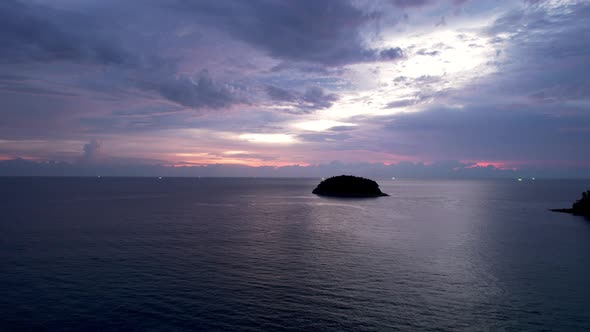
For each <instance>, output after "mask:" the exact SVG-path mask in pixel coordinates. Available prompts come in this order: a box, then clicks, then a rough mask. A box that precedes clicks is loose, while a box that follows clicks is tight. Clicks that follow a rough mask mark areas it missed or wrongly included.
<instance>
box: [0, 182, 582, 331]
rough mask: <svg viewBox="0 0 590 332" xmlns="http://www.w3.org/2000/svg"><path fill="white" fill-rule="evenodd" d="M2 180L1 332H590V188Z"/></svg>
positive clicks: (514, 184) (577, 184)
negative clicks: (334, 194)
mask: <svg viewBox="0 0 590 332" xmlns="http://www.w3.org/2000/svg"><path fill="white" fill-rule="evenodd" d="M318 182H319V179H195V178H185V179H181V178H164V179H161V180H159V179H157V178H0V330H2V331H13V330H14V331H20V330H35V331H42V330H48V331H58V330H84V331H93V330H101V331H108V330H120V331H129V330H161V331H173V330H187V331H188V330H218V331H228V330H244V331H255V330H272V331H283V330H285V331H286V330H289V331H346V330H351V331H353V330H354V331H359V330H367V331H368V330H375V331H384V330H417V331H446V330H449V331H454V330H464V331H487V330H490V331H495V330H506V331H521V330H531V331H537V330H555V331H570V330H571V331H575V330H579V331H582V330H589V329H590V221H587V220H585V219H583V218H581V217H575V216H571V215H568V214H561V213H552V212H549V211H547V210H546V209H547V208H551V207H567V206H569V205H570V204H571V203H572V202H573V201H574V200H575V199H577V198H578V196H579V195H580V193H581V192H582V191H584V190H588V189H590V182H588V181H585V182H584V181H582V182H581V181H539V180H537V181H532V180H530V181H523V182H517V181H511V180H494V181H492V180H490V181H439V180H423V181H422V180H421V181H410V180H396V181H391V180H389V181H387V180H384V181H379V182H380V184H381V188H382V189H383V191H384V192H387V193H389V194H390V195H391V197H383V198H377V199H329V198H320V197H316V196H315V195H312V194H311V190H312V189H313V188H314V187H315V185H316V184H317V183H318Z"/></svg>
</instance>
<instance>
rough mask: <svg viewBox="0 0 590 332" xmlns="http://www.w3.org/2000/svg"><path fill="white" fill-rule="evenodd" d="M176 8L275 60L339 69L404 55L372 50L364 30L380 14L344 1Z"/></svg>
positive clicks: (196, 4)
mask: <svg viewBox="0 0 590 332" xmlns="http://www.w3.org/2000/svg"><path fill="white" fill-rule="evenodd" d="M175 7H176V8H178V9H181V10H183V12H186V11H190V12H192V13H193V15H194V19H195V22H198V23H205V24H208V25H211V26H215V27H217V28H219V29H221V30H224V31H227V32H228V33H229V34H230V35H231V36H233V37H234V38H237V39H239V40H242V41H244V42H246V43H248V44H250V45H252V46H254V47H256V48H259V49H262V50H264V51H265V52H266V53H267V54H268V55H270V56H272V57H275V58H277V59H282V60H288V61H294V62H308V63H318V64H322V65H325V66H339V65H346V64H350V63H358V62H366V61H377V60H395V59H398V58H400V57H402V56H403V54H402V52H401V49H399V48H389V49H384V50H377V49H372V48H368V47H367V46H366V45H365V40H364V39H363V37H362V35H361V30H362V29H363V27H364V26H365V25H366V24H367V23H370V22H372V21H374V20H375V19H376V18H377V17H378V14H376V13H366V12H363V11H362V10H361V9H359V8H357V7H354V6H353V5H352V4H351V3H350V2H349V1H345V0H325V1H316V0H299V1H263V0H252V1H241V0H235V1H187V0H184V1H183V0H178V1H177V2H176V5H175Z"/></svg>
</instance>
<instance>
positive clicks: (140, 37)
mask: <svg viewBox="0 0 590 332" xmlns="http://www.w3.org/2000/svg"><path fill="white" fill-rule="evenodd" d="M589 73H590V1H588V0H584V1H575V0H523V1H520V0H518V1H517V0H514V1H506V0H494V1H476V0H414V1H412V0H350V1H347V0H297V1H286V0H285V1H279V0H248V1H243V0H211V1H208V0H194V1H191V0H126V1H118V0H2V1H1V2H0V175H97V174H99V175H158V174H161V175H170V176H174V175H178V176H181V175H182V176H197V175H198V176H201V175H202V176H324V175H336V174H333V173H338V172H348V173H355V174H366V175H371V174H374V175H379V176H396V175H397V176H408V177H422V176H444V177H464V176H467V177H519V176H541V177H542V176H545V177H565V178H568V177H570V178H579V177H584V178H588V177H590V153H589V151H590V75H589Z"/></svg>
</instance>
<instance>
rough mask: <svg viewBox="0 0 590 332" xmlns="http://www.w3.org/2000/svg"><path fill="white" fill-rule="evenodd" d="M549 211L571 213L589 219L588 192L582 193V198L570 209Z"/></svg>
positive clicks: (589, 195) (589, 201)
mask: <svg viewBox="0 0 590 332" xmlns="http://www.w3.org/2000/svg"><path fill="white" fill-rule="evenodd" d="M551 211H554V212H565V213H571V214H574V215H577V216H584V217H586V218H589V219H590V190H588V191H586V192H584V193H582V198H580V199H579V200H577V201H576V202H575V203H574V204H572V207H571V209H551Z"/></svg>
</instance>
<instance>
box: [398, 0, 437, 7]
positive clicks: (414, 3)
mask: <svg viewBox="0 0 590 332" xmlns="http://www.w3.org/2000/svg"><path fill="white" fill-rule="evenodd" d="M432 2H433V1H432V0H391V3H392V4H393V5H394V6H396V7H399V8H412V7H422V6H425V5H429V4H431V3H432Z"/></svg>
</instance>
